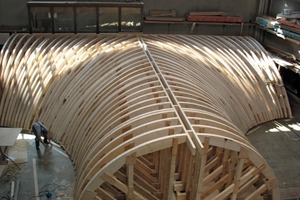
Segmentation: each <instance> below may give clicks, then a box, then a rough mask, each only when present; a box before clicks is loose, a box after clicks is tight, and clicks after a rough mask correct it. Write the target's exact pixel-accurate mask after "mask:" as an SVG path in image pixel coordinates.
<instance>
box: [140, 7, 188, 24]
mask: <svg viewBox="0 0 300 200" xmlns="http://www.w3.org/2000/svg"><path fill="white" fill-rule="evenodd" d="M145 19H146V20H148V21H170V22H181V21H184V20H185V19H184V17H177V13H176V10H149V16H146V17H145Z"/></svg>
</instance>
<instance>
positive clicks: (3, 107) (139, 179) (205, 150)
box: [0, 34, 291, 200]
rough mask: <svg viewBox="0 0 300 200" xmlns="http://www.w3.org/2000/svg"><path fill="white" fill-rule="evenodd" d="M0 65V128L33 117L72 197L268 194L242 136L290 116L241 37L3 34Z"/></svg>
mask: <svg viewBox="0 0 300 200" xmlns="http://www.w3.org/2000/svg"><path fill="white" fill-rule="evenodd" d="M0 60H1V71H0V72H1V102H0V103H1V104H0V112H1V119H0V120H1V121H0V123H1V124H0V125H2V126H12V127H23V128H26V129H30V127H31V124H32V123H33V122H34V121H35V120H37V119H40V120H43V121H44V122H45V123H46V124H47V126H48V127H49V129H50V132H51V136H52V138H53V139H54V140H55V141H57V142H58V143H60V144H61V145H62V146H63V147H64V148H65V150H66V151H67V152H68V154H69V155H70V157H71V159H72V161H73V163H74V166H75V168H76V177H77V180H76V185H75V198H76V199H105V200H106V199H125V198H127V199H153V200H155V199H172V198H177V199H226V198H231V199H237V198H243V199H267V198H273V199H279V188H278V183H277V179H276V177H275V175H274V173H273V171H272V169H271V168H270V166H269V165H268V163H267V162H266V161H265V160H264V159H263V158H262V157H261V156H260V154H259V153H258V152H257V151H256V150H255V148H254V147H253V146H252V145H251V144H250V142H249V141H248V140H247V138H246V137H245V133H246V132H247V131H248V130H249V129H250V128H251V127H253V126H255V125H257V124H260V123H263V122H266V121H269V120H272V119H276V118H284V117H291V111H290V107H289V103H288V100H287V95H286V91H285V89H284V87H283V83H282V81H281V78H280V76H279V74H278V71H277V69H276V67H275V65H274V63H273V61H272V60H271V59H270V57H269V55H268V53H267V52H266V51H265V50H264V49H263V48H262V47H261V46H260V44H259V43H258V42H256V41H255V40H254V39H253V38H251V37H225V36H222V37H221V36H182V35H133V34H132V35H126V34H123V35H118V34H116V35H105V34H104V35H102V34H101V35H85V34H84V35H83V34H82V35H81V34H77V35H69V34H61V35H60V34H57V35H53V34H49V35H48V34H15V35H12V36H11V37H10V38H9V40H8V41H7V42H6V44H5V45H4V47H3V49H2V51H1V57H0Z"/></svg>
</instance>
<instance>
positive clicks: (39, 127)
mask: <svg viewBox="0 0 300 200" xmlns="http://www.w3.org/2000/svg"><path fill="white" fill-rule="evenodd" d="M32 132H33V134H34V135H35V148H36V150H40V142H41V143H42V144H43V145H44V147H47V146H48V145H49V144H51V142H50V139H49V138H48V128H47V127H46V126H45V125H44V123H43V122H41V121H37V122H35V123H34V124H33V125H32ZM42 137H44V140H43V139H42Z"/></svg>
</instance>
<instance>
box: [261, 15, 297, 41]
mask: <svg viewBox="0 0 300 200" xmlns="http://www.w3.org/2000/svg"><path fill="white" fill-rule="evenodd" d="M297 22H298V21H294V22H293V21H291V20H287V19H286V18H282V17H280V18H277V19H275V18H273V17H270V16H258V17H256V20H255V23H256V24H258V25H259V26H261V27H263V28H265V29H269V30H271V31H273V32H275V33H276V34H278V35H279V36H282V37H288V38H292V39H294V40H298V41H300V25H299V24H297Z"/></svg>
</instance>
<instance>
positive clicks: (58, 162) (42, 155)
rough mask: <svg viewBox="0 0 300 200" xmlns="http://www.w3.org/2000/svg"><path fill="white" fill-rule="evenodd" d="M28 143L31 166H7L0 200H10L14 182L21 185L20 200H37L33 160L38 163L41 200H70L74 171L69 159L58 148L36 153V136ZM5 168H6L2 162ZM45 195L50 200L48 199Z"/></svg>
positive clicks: (24, 164)
mask: <svg viewBox="0 0 300 200" xmlns="http://www.w3.org/2000/svg"><path fill="white" fill-rule="evenodd" d="M22 136H25V138H26V136H29V138H30V139H27V153H28V154H27V155H28V162H26V163H22V164H17V165H18V167H17V166H16V165H14V164H9V165H6V167H5V169H4V171H3V173H2V176H1V177H0V186H1V187H0V199H1V200H2V199H10V198H7V197H8V196H10V195H9V194H10V190H11V182H12V181H14V182H15V183H17V181H19V182H20V187H19V188H20V189H19V195H18V196H17V199H20V200H31V199H32V200H35V199H36V198H35V196H36V195H35V185H34V175H33V171H34V170H33V159H35V160H36V165H35V166H36V172H37V180H38V188H39V196H40V200H43V199H70V197H71V196H72V191H73V184H74V180H75V173H74V167H73V165H72V162H71V160H70V159H69V157H68V155H66V154H65V152H64V151H63V150H62V149H61V148H60V147H59V146H58V145H56V144H54V145H53V147H52V148H48V149H45V148H44V147H43V146H42V145H41V147H40V149H41V150H40V151H36V150H35V141H34V136H32V135H31V137H30V135H27V134H24V135H23V134H22ZM5 162H7V161H5ZM2 164H5V163H3V162H2ZM46 191H49V192H50V193H48V195H49V196H51V198H47V196H46ZM15 199H16V198H14V200H15Z"/></svg>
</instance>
